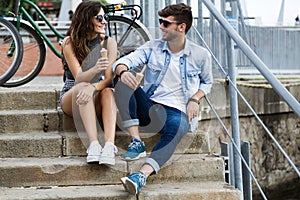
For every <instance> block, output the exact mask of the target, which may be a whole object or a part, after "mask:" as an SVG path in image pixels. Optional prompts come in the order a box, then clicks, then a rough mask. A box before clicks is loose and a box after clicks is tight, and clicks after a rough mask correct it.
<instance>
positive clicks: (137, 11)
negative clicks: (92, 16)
mask: <svg viewBox="0 0 300 200" xmlns="http://www.w3.org/2000/svg"><path fill="white" fill-rule="evenodd" d="M105 7H106V10H107V12H108V13H113V14H114V13H116V11H122V10H130V11H131V16H133V17H134V20H135V19H140V18H141V16H142V15H143V10H142V8H141V6H139V5H136V4H132V5H127V4H126V1H123V2H122V3H118V4H109V5H106V6H105Z"/></svg>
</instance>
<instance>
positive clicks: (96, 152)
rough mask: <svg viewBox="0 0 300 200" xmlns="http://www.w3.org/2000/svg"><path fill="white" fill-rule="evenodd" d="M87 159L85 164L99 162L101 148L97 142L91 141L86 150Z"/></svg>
mask: <svg viewBox="0 0 300 200" xmlns="http://www.w3.org/2000/svg"><path fill="white" fill-rule="evenodd" d="M86 152H87V154H88V155H87V157H86V162H87V163H93V162H99V160H100V156H101V152H102V147H101V145H100V144H99V142H98V141H97V140H95V141H92V142H91V144H90V146H89V148H88V149H87V151H86Z"/></svg>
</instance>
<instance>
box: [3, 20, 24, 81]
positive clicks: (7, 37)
mask: <svg viewBox="0 0 300 200" xmlns="http://www.w3.org/2000/svg"><path fill="white" fill-rule="evenodd" d="M22 56H23V45H22V40H21V38H20V35H19V33H18V31H17V29H16V28H15V27H14V26H13V25H12V24H11V23H10V22H9V21H7V20H5V19H3V18H0V86H1V85H2V84H3V83H5V82H6V81H7V80H8V79H10V78H11V77H12V76H13V75H14V74H15V72H16V71H17V70H18V67H19V66H20V64H21V61H22Z"/></svg>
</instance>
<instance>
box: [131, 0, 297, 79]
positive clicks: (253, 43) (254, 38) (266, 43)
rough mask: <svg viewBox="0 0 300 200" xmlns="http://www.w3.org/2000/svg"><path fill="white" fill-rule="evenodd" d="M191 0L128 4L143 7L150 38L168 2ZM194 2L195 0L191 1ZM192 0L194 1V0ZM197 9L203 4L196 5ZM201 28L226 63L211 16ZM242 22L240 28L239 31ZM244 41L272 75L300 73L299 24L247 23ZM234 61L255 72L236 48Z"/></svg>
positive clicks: (219, 33) (220, 33) (155, 33)
mask: <svg viewBox="0 0 300 200" xmlns="http://www.w3.org/2000/svg"><path fill="white" fill-rule="evenodd" d="M192 1H193V0H186V1H184V0H183V1H182V0H181V1H180V0H164V1H163V0H160V1H152V0H127V2H128V4H129V3H138V4H140V5H141V6H142V8H143V11H144V14H143V17H142V18H141V21H142V23H143V24H145V26H146V27H147V28H148V29H149V30H150V32H151V34H152V36H153V38H158V37H160V31H159V28H158V27H159V24H158V15H157V11H158V10H160V9H162V8H163V7H165V6H166V5H168V4H170V3H178V2H184V3H187V4H191V2H192ZM194 1H196V0H194ZM194 1H193V2H194ZM199 2H201V1H199V0H198V12H201V11H200V8H202V7H203V8H204V7H205V6H199ZM197 17H198V16H197V13H196V14H195V20H194V25H195V27H199V26H197V22H199V20H198V19H197ZM202 25H203V29H202V30H198V31H199V32H200V33H202V34H203V38H204V39H205V41H206V42H207V43H208V45H209V47H210V48H211V49H212V51H213V52H214V54H215V55H216V57H217V58H218V59H219V61H220V63H221V64H222V65H223V66H227V59H226V43H225V41H226V34H225V32H224V30H223V29H222V27H220V25H219V24H218V22H217V21H215V20H214V21H210V19H203V20H202ZM241 30H242V28H241V25H240V28H239V31H241ZM246 32H247V34H246V35H247V41H248V42H249V46H250V47H251V48H252V49H253V50H254V52H255V53H256V54H257V55H258V56H259V57H260V58H261V59H262V61H263V62H264V63H265V64H266V65H267V66H268V67H269V68H270V69H271V71H272V72H273V73H274V74H290V75H291V74H292V75H295V74H296V75H300V55H299V53H300V27H298V26H291V27H283V26H278V27H262V26H246ZM189 37H190V38H191V39H192V40H194V41H195V42H199V43H200V40H199V38H197V37H198V36H197V35H196V34H194V33H190V34H189ZM235 50H236V51H235V56H236V59H235V64H236V66H237V69H238V72H239V74H244V73H245V74H257V73H258V72H257V70H256V68H255V67H254V65H253V64H252V63H251V62H250V61H249V60H248V58H247V57H246V56H245V55H244V54H243V53H242V52H241V51H240V50H239V49H238V48H236V49H235Z"/></svg>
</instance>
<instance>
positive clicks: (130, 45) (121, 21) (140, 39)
mask: <svg viewBox="0 0 300 200" xmlns="http://www.w3.org/2000/svg"><path fill="white" fill-rule="evenodd" d="M131 23H132V19H131V18H128V17H125V16H124V15H123V16H119V15H112V16H110V17H109V22H108V35H109V36H110V37H112V38H113V39H115V40H116V42H117V44H118V57H122V56H124V55H127V54H129V53H130V52H132V51H134V50H135V49H136V48H138V47H140V46H141V45H143V44H144V43H145V42H147V41H149V40H150V39H151V35H150V33H149V31H148V30H147V28H146V27H145V26H144V25H143V24H142V23H140V22H139V21H135V22H134V23H133V24H132V26H130V24H131Z"/></svg>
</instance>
